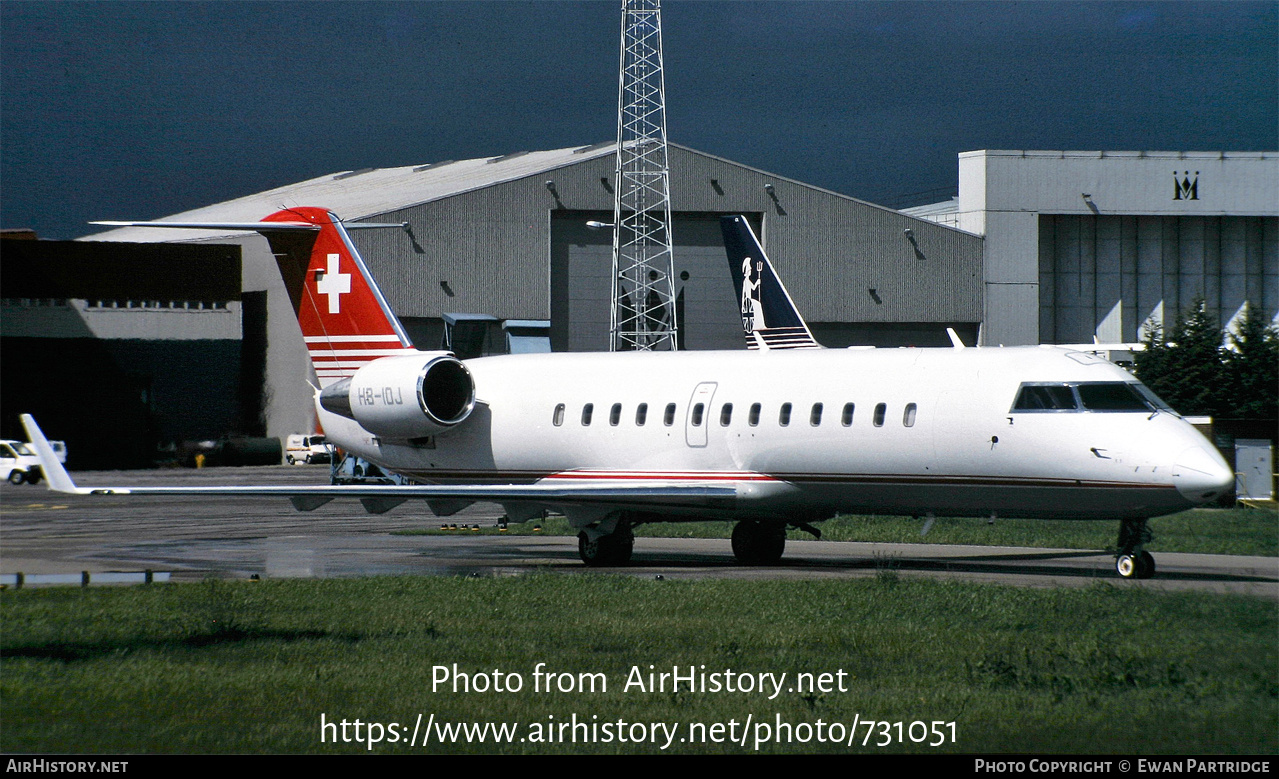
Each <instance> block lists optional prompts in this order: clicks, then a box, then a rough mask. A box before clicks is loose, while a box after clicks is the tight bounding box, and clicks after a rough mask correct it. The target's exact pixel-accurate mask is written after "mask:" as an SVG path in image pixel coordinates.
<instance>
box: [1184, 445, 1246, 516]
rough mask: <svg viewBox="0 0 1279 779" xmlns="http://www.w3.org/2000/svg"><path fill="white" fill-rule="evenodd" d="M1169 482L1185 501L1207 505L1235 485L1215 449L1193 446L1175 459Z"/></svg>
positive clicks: (1227, 466)
mask: <svg viewBox="0 0 1279 779" xmlns="http://www.w3.org/2000/svg"><path fill="white" fill-rule="evenodd" d="M1175 462H1176V464H1175V465H1173V467H1172V483H1173V484H1174V485H1175V486H1176V487H1177V491H1178V492H1180V493H1181V494H1182V496H1183V497H1184V498H1186V500H1189V501H1190V502H1192V503H1207V502H1208V501H1210V500H1212V499H1214V498H1217V497H1220V496H1221V495H1222V493H1224V492H1225V491H1226V490H1228V489H1230V488H1231V487H1233V486H1234V483H1235V474H1234V472H1233V471H1231V470H1230V466H1229V465H1227V464H1226V461H1225V460H1224V459H1222V457H1221V455H1220V454H1218V453H1217V452H1216V451H1215V450H1214V451H1212V452H1207V451H1204V449H1203V447H1200V446H1193V447H1191V448H1189V449H1187V450H1186V451H1184V452H1182V453H1181V454H1180V455H1178V456H1177V459H1176V461H1175Z"/></svg>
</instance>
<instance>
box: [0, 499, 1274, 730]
mask: <svg viewBox="0 0 1279 779" xmlns="http://www.w3.org/2000/svg"><path fill="white" fill-rule="evenodd" d="M854 521H855V520H854ZM939 524H940V523H939ZM0 624H3V633H2V635H0V720H2V721H3V723H4V727H3V744H0V747H2V748H3V749H4V751H6V752H11V753H12V752H46V753H47V752H69V753H75V752H106V753H112V752H183V753H202V752H218V753H222V752H273V753H303V752H347V751H350V752H364V751H369V750H368V747H367V745H365V744H360V743H355V742H350V743H347V742H342V741H341V738H340V734H339V733H338V731H337V728H336V727H335V728H333V729H332V730H330V731H326V732H325V733H326V734H327V735H326V739H327V740H326V743H321V735H322V731H321V727H320V723H321V717H322V716H323V717H324V718H325V721H326V722H329V723H337V722H341V721H342V720H346V721H347V722H348V723H352V727H351V729H350V730H349V731H348V735H349V737H352V738H354V737H355V736H356V735H357V734H356V733H355V730H354V727H353V723H354V721H355V720H357V719H359V720H360V721H361V722H362V723H363V724H364V726H365V729H364V732H363V738H364V739H365V740H367V739H368V736H369V728H368V723H377V724H378V726H379V727H380V728H381V731H380V735H381V737H382V741H381V743H377V744H375V745H374V746H373V750H372V751H375V752H379V753H414V752H416V753H423V754H426V753H439V752H484V753H579V752H605V753H611V752H621V753H649V752H653V753H657V752H663V751H665V752H666V753H672V752H673V753H683V754H690V753H707V752H711V753H730V754H740V753H751V752H755V751H759V752H824V751H828V752H840V753H848V752H853V753H876V752H894V751H914V752H929V751H934V750H936V751H956V752H991V753H1004V752H1030V751H1033V752H1049V753H1142V754H1147V755H1149V754H1170V753H1189V754H1221V753H1265V754H1274V753H1275V752H1276V751H1277V750H1279V679H1277V678H1276V671H1275V669H1276V668H1279V619H1277V615H1276V609H1275V606H1274V603H1273V602H1271V601H1269V600H1263V599H1255V598H1247V597H1241V596H1228V595H1216V594H1203V593H1165V592H1157V591H1151V590H1145V589H1142V588H1139V587H1138V588H1134V587H1123V588H1118V587H1111V586H1109V585H1106V584H1104V583H1100V584H1097V585H1093V586H1091V587H1087V588H1069V589H1031V588H1014V587H1005V586H997V585H983V584H970V583H961V582H934V581H925V580H918V581H916V580H908V579H899V578H898V577H896V576H895V575H892V574H891V573H886V574H882V575H879V576H877V577H873V578H867V579H857V580H840V581H834V580H822V581H743V580H710V581H683V580H668V581H655V580H641V579H637V578H634V577H626V576H608V575H590V574H587V575H574V576H564V575H556V574H549V573H548V574H533V575H527V576H518V577H510V578H436V577H420V578H368V579H330V580H279V581H267V582H259V583H251V582H243V581H240V582H226V581H209V582H204V583H197V584H175V585H151V586H146V587H141V586H140V587H120V588H106V587H103V588H89V589H80V588H46V589H27V590H20V591H13V590H9V591H5V592H2V593H0ZM538 663H545V664H546V665H545V666H544V667H543V668H544V669H546V670H549V671H551V672H553V674H555V676H553V677H551V678H552V679H554V680H555V681H554V682H553V684H555V685H561V684H564V683H565V682H566V681H567V685H568V688H569V689H568V690H567V691H561V690H560V689H558V688H556V689H553V690H552V691H550V692H547V691H545V689H544V688H545V684H544V683H543V684H542V687H543V689H542V690H534V685H535V683H537V680H539V679H540V680H542V682H544V681H545V677H535V669H536V668H537V664H538ZM454 664H456V665H457V670H458V671H459V672H462V673H466V674H469V675H470V678H469V679H468V682H467V684H468V685H470V684H472V683H475V684H479V683H483V684H486V685H488V686H489V687H490V688H491V687H492V686H493V685H494V684H495V680H496V678H497V676H498V672H500V674H501V675H502V676H503V677H504V679H505V682H504V683H505V684H506V686H513V684H512V682H513V680H514V678H515V677H514V676H513V674H518V675H519V676H520V678H521V682H522V687H521V689H520V690H519V691H518V692H496V691H493V690H492V689H488V690H487V691H477V690H476V689H474V688H471V689H469V691H458V692H454V691H453V689H452V680H453V679H455V678H456V677H452V676H451V675H452V671H453V665H454ZM650 666H651V668H650ZM690 667H695V669H696V672H697V673H699V674H700V673H706V674H719V679H720V683H721V685H723V683H724V682H725V681H726V680H727V679H728V678H729V675H727V674H726V672H728V671H731V672H732V674H734V675H741V676H734V677H733V678H734V680H735V683H736V687H743V686H744V680H745V679H746V678H750V679H752V684H753V685H755V686H756V689H753V690H751V691H741V690H739V689H736V688H734V689H733V690H731V691H730V690H727V689H719V690H712V689H708V687H709V684H708V686H707V687H706V688H703V687H700V686H699V688H697V689H691V690H690V689H689V688H688V687H689V686H688V685H687V684H684V685H681V686H680V687H679V689H673V688H672V687H671V685H670V684H669V682H668V683H667V684H666V685H665V689H658V690H656V691H654V690H651V689H647V684H646V689H643V690H641V689H638V688H636V687H635V686H634V685H632V686H631V688H630V689H626V682H627V680H628V679H630V680H631V681H634V680H635V678H636V677H634V676H633V674H636V673H638V674H639V675H640V677H641V678H643V679H645V680H646V681H647V674H648V673H649V672H650V671H653V672H654V673H662V672H671V671H672V669H679V671H680V672H681V673H687V672H688V669H689V668H690ZM442 673H447V674H448V675H449V676H450V680H449V681H447V682H446V683H445V684H444V685H443V686H442V687H438V688H436V687H435V686H434V685H435V681H436V680H437V679H440V675H441V674H442ZM559 674H567V676H559ZM762 674H772V675H773V676H772V677H768V679H773V680H775V679H779V678H780V679H781V680H782V682H783V684H782V685H781V686H782V690H781V692H778V693H776V694H773V692H772V690H773V689H774V688H772V687H771V686H770V684H771V682H769V681H768V679H764V678H762V677H761V676H760V675H762ZM782 674H785V676H781V675H782ZM798 674H809V675H810V677H809V678H811V679H813V680H815V681H816V680H818V679H820V678H821V677H820V676H819V675H820V674H829V675H830V676H829V677H827V679H826V681H827V682H828V684H826V685H816V684H812V685H810V687H811V689H809V688H804V689H800V688H797V687H796V686H795V682H796V680H797V678H798V676H797V675H798ZM583 675H585V676H583ZM596 675H598V676H596ZM480 679H483V680H484V681H483V682H480ZM472 680H474V681H472ZM588 681H590V682H593V683H594V684H595V689H594V690H589V689H585V686H586V685H587V683H588ZM841 685H842V689H840V687H841ZM759 687H763V688H764V689H765V690H766V691H765V692H761V691H759ZM820 687H825V689H820ZM419 715H421V717H422V720H421V722H422V727H425V725H426V723H432V724H433V726H435V729H434V730H433V731H432V732H431V739H430V740H429V741H428V742H427V744H426V745H425V746H423V745H422V744H421V741H422V738H421V737H418V738H417V739H416V743H417V745H416V746H409V744H408V743H406V742H407V741H408V740H409V738H410V735H409V734H410V732H411V731H413V730H414V728H415V725H416V723H417V718H418V716H419ZM574 717H576V718H577V721H578V722H579V723H583V726H582V727H583V728H584V729H585V728H587V723H589V724H590V725H594V726H596V728H597V729H596V731H595V735H594V736H593V737H592V741H590V742H586V743H584V742H583V741H582V740H581V739H579V741H578V743H571V742H570V743H564V742H565V741H567V740H568V738H569V736H570V735H571V734H572V733H573V732H574V731H572V730H571V729H570V731H569V732H568V734H565V733H563V732H561V733H560V736H561V738H559V739H556V738H555V727H556V726H557V725H558V724H559V723H566V722H572V721H573V718H574ZM748 720H749V721H750V722H751V723H752V724H751V725H750V727H749V728H748V727H746V723H747V721H748ZM867 720H873V721H875V722H889V723H897V722H901V723H902V726H901V730H900V731H899V730H897V729H896V728H897V726H896V725H890V726H889V727H888V728H886V729H885V730H886V731H887V735H886V736H885V735H884V734H883V733H882V732H881V728H880V727H879V726H877V725H876V726H871V727H868V726H867V724H866V723H867ZM935 721H936V722H939V723H942V725H941V727H940V732H941V734H942V736H943V737H944V740H945V743H944V744H943V745H941V746H937V747H929V746H927V745H926V743H927V741H933V740H936V738H937V736H936V735H934V731H933V730H932V723H934V722H935ZM472 722H473V723H478V724H481V725H482V724H484V723H489V724H490V725H491V726H493V725H497V724H498V723H507V724H508V725H509V726H510V727H511V730H510V734H511V736H512V739H513V741H512V743H496V742H495V741H494V736H493V731H492V730H486V731H485V732H484V733H485V736H484V740H483V741H477V740H475V739H476V738H478V736H474V735H473V738H472V741H470V742H469V743H468V742H466V741H464V740H463V741H457V742H456V743H441V737H442V736H443V732H442V731H441V730H440V729H439V726H447V727H452V726H454V725H456V724H458V723H472ZM916 722H919V723H925V724H924V725H916V726H914V727H915V730H912V729H911V728H912V724H911V723H916ZM602 723H624V724H620V725H619V724H613V725H612V726H611V727H612V730H611V731H610V732H612V733H614V737H613V738H611V739H608V740H606V739H605V735H604V730H603V729H602V728H600V725H601V724H602ZM639 723H643V728H642V730H637V729H636V727H637V725H638V724H639ZM730 723H736V725H730ZM779 723H780V724H785V725H787V726H789V727H790V728H791V730H790V731H789V734H790V738H791V740H790V741H789V742H786V741H785V740H783V741H782V742H780V743H779V742H778V741H777V740H776V736H775V734H774V733H766V732H764V730H763V729H762V727H761V726H762V725H765V724H767V725H768V727H769V729H770V730H775V729H776V726H777V725H778V724H779ZM854 723H859V724H858V725H857V727H856V729H855V730H853V728H854ZM949 723H954V725H953V726H951V725H950V724H949ZM659 724H660V726H661V728H667V727H669V728H671V731H670V733H672V734H673V738H672V740H671V742H670V743H669V744H668V745H666V749H665V750H663V749H662V746H663V742H664V741H665V740H666V733H667V731H666V730H659V729H658V727H657V726H658V725H659ZM716 724H719V725H721V726H722V727H724V728H725V730H724V731H723V732H722V734H721V735H722V736H724V737H727V734H728V732H729V729H730V728H731V727H736V728H739V729H741V732H742V733H744V734H745V740H746V743H745V744H742V743H739V742H730V741H727V740H724V739H723V738H721V740H720V741H719V742H716V741H714V739H713V734H715V733H716V732H718V731H716V730H715V729H714V726H715V725H716ZM392 725H395V726H396V728H394V729H392V728H391V726H392ZM836 725H838V728H840V730H838V731H833V729H834V728H835V727H836ZM698 727H700V728H702V729H701V730H698V729H697V728H698ZM821 727H824V728H825V729H826V730H825V733H826V739H827V740H826V741H819V740H818V737H817V734H818V733H819V732H821V731H820V728H821ZM925 727H926V728H928V735H927V737H926V738H925V739H924V740H923V741H921V742H915V741H912V740H911V738H910V735H911V734H912V733H913V734H914V735H917V736H918V735H921V733H922V730H921V728H925ZM623 729H625V732H626V733H628V734H630V736H632V737H633V736H635V735H637V734H641V732H642V733H643V734H645V735H646V738H645V739H642V740H640V741H639V742H638V743H636V742H633V741H629V740H628V741H627V742H625V743H622V742H620V741H619V740H618V734H620V733H621V732H622V730H623ZM850 731H851V733H850ZM872 731H873V732H872ZM577 732H578V733H580V734H581V736H582V739H585V738H587V735H586V731H585V730H579V731H577ZM833 732H838V733H840V734H842V736H843V737H842V738H841V743H830V742H829V739H830V737H831V736H832V733H833ZM653 734H657V736H656V741H654V740H653V738H654V735H653ZM805 734H807V741H801V740H800V739H801V738H802V737H804V736H805ZM867 734H869V739H868V742H869V743H868V745H863V738H864V737H866V736H867ZM392 735H394V736H395V740H394V741H393V740H392ZM548 737H549V738H550V739H555V740H548ZM952 737H953V740H952ZM458 738H460V737H458ZM849 738H851V739H852V741H853V743H852V745H849V744H848V743H847V742H848V740H849ZM334 739H337V740H338V743H336V744H335V743H332V742H333V740H334ZM520 739H524V740H522V741H521V740H520ZM680 739H685V740H684V741H681V740H680ZM757 739H758V740H759V743H757ZM884 739H887V742H888V743H887V745H886V746H876V743H877V742H880V741H882V740H884Z"/></svg>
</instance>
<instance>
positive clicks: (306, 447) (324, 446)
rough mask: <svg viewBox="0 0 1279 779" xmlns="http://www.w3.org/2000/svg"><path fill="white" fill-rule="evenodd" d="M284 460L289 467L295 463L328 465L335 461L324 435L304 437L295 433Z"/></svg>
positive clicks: (285, 452)
mask: <svg viewBox="0 0 1279 779" xmlns="http://www.w3.org/2000/svg"><path fill="white" fill-rule="evenodd" d="M284 459H285V460H286V461H288V463H289V465H293V464H294V463H306V464H307V465H310V464H311V463H327V462H329V461H330V460H332V459H333V452H332V451H330V449H329V445H328V443H327V442H326V441H325V440H324V436H322V435H302V434H301V433H295V434H293V435H291V436H289V439H288V442H287V445H286V446H285V449H284Z"/></svg>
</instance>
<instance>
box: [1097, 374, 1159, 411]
mask: <svg viewBox="0 0 1279 779" xmlns="http://www.w3.org/2000/svg"><path fill="white" fill-rule="evenodd" d="M1079 399H1080V400H1082V401H1083V403H1084V408H1085V409H1087V410H1089V411H1145V412H1149V411H1151V410H1152V409H1151V408H1150V407H1149V406H1147V405H1146V400H1145V398H1143V397H1142V396H1141V395H1139V394H1137V391H1136V390H1134V389H1133V388H1132V385H1131V384H1126V383H1124V382H1118V381H1117V382H1106V383H1105V384H1080V385H1079Z"/></svg>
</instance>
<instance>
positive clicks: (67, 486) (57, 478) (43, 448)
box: [20, 414, 92, 495]
mask: <svg viewBox="0 0 1279 779" xmlns="http://www.w3.org/2000/svg"><path fill="white" fill-rule="evenodd" d="M20 418H21V419H22V426H23V427H24V428H26V431H27V438H28V439H30V440H31V445H32V446H33V447H35V450H36V455H37V456H38V457H39V458H40V470H42V471H44V478H46V479H48V481H49V489H51V490H54V491H56V492H69V493H71V494H72V495H88V494H89V493H90V492H92V490H86V489H81V488H79V487H77V486H75V482H73V481H71V476H70V474H68V473H67V469H66V468H63V467H62V463H61V462H59V461H58V456H57V455H56V454H54V453H53V447H52V446H49V439H47V438H45V437H44V433H43V432H42V431H41V430H40V426H39V425H37V424H36V421H35V419H34V418H33V417H32V416H31V415H30V414H22V415H21V417H20Z"/></svg>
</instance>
